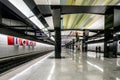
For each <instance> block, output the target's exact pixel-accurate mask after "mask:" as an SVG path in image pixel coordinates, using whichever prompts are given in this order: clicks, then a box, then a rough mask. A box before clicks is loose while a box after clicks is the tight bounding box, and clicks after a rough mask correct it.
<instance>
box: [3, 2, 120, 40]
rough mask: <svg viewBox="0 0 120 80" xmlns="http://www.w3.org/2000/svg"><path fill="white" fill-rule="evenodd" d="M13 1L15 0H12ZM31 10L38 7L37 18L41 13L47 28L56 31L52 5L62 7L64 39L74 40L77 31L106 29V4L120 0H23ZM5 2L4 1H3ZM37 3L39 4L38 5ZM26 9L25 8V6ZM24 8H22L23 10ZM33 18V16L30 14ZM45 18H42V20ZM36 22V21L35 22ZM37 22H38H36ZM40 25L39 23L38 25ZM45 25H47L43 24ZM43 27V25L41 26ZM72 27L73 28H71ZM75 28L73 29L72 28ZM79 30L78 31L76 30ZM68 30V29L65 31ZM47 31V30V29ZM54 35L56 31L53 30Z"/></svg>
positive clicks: (62, 33) (115, 3)
mask: <svg viewBox="0 0 120 80" xmlns="http://www.w3.org/2000/svg"><path fill="white" fill-rule="evenodd" d="M11 1H13V0H11ZM19 1H20V0H19ZM23 1H25V2H26V4H27V3H28V4H27V6H28V7H29V8H30V7H31V6H29V5H31V4H32V5H33V2H34V6H33V7H32V9H31V8H30V9H31V11H33V13H34V11H36V13H37V9H38V14H37V15H36V14H35V13H34V16H35V17H36V19H37V18H38V19H40V15H42V18H43V19H44V20H45V21H46V22H47V24H48V27H47V28H45V29H48V30H49V31H50V30H53V31H54V23H53V16H52V9H51V8H52V7H54V8H56V7H60V8H61V29H62V31H61V35H62V39H64V40H66V39H67V41H68V40H72V39H73V38H75V33H76V32H77V33H78V34H79V36H83V30H85V29H88V30H93V29H94V30H104V13H105V10H106V6H108V5H117V4H118V5H119V2H120V0H23ZM3 2H4V1H3ZM36 5H37V6H36ZM23 9H24V8H23ZM23 9H22V10H23ZM29 17H30V18H31V16H29ZM43 19H40V20H41V22H42V21H43ZM30 20H31V19H30ZM34 23H36V21H35V22H34ZM36 24H37V23H36ZM37 26H39V24H38V25H37ZM43 26H45V25H43ZM40 27H41V26H40ZM69 29H71V30H69ZM72 29H73V30H72ZM75 29H76V30H78V31H76V30H75ZM64 30H67V31H64ZM45 31H46V32H47V30H45ZM51 34H52V35H53V36H54V35H55V34H54V32H51ZM96 34H97V31H96V32H91V31H90V32H89V36H93V35H96Z"/></svg>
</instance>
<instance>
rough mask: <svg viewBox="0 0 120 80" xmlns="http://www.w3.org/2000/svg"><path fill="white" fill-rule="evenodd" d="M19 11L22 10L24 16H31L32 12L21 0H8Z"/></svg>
mask: <svg viewBox="0 0 120 80" xmlns="http://www.w3.org/2000/svg"><path fill="white" fill-rule="evenodd" d="M9 2H10V3H12V4H13V5H14V6H15V7H16V8H17V9H18V10H19V11H20V12H22V13H23V14H24V15H25V16H26V17H30V16H33V15H34V14H33V12H32V11H31V10H30V8H29V7H28V6H27V5H26V4H25V2H24V1H23V0H9Z"/></svg>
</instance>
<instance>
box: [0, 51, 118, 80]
mask: <svg viewBox="0 0 120 80" xmlns="http://www.w3.org/2000/svg"><path fill="white" fill-rule="evenodd" d="M53 54H54V52H52V53H49V54H47V55H45V56H42V57H40V58H37V59H35V60H33V61H30V62H28V63H25V64H23V65H21V66H19V67H17V68H14V69H12V70H10V71H8V72H7V73H5V74H3V75H1V76H0V80H120V58H117V59H106V58H103V57H102V54H100V57H99V56H98V57H96V54H95V53H94V52H87V53H81V52H80V51H75V52H73V51H70V50H65V49H64V50H63V51H62V56H64V57H65V58H62V59H54V58H51V57H53ZM86 54H87V56H86Z"/></svg>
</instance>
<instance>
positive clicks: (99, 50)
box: [98, 46, 101, 58]
mask: <svg viewBox="0 0 120 80" xmlns="http://www.w3.org/2000/svg"><path fill="white" fill-rule="evenodd" d="M98 52H99V58H100V57H101V56H100V53H101V47H100V46H99V47H98Z"/></svg>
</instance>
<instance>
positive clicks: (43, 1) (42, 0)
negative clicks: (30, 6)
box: [34, 0, 48, 5]
mask: <svg viewBox="0 0 120 80" xmlns="http://www.w3.org/2000/svg"><path fill="white" fill-rule="evenodd" d="M34 1H35V3H36V4H37V5H48V0H34Z"/></svg>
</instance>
